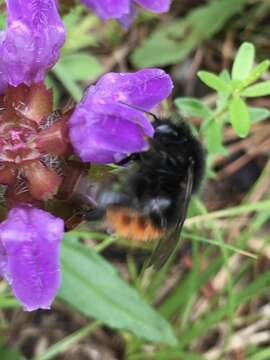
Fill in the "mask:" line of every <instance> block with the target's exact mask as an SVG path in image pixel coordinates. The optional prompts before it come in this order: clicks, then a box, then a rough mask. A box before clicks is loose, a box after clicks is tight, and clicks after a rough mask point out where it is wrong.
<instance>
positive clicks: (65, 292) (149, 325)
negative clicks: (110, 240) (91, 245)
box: [59, 233, 176, 345]
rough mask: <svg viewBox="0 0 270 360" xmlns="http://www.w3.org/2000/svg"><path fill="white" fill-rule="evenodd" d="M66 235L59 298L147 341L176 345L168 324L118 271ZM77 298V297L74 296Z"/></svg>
mask: <svg viewBox="0 0 270 360" xmlns="http://www.w3.org/2000/svg"><path fill="white" fill-rule="evenodd" d="M76 239H77V237H75V239H74V238H73V236H72V233H71V234H67V236H66V240H65V241H64V243H63V244H62V269H63V281H62V287H61V290H60V293H59V297H60V298H61V299H63V300H65V301H66V302H68V303H69V304H70V305H72V306H73V307H74V308H76V309H77V310H78V311H80V312H82V313H84V314H85V315H87V316H90V317H94V318H95V319H98V320H100V321H102V322H103V323H104V324H107V325H109V326H111V327H113V328H117V329H122V330H129V331H131V332H132V333H134V334H135V335H137V336H138V337H140V338H144V339H146V340H148V341H154V342H161V343H168V344H171V345H174V344H175V343H176V339H175V337H174V335H173V332H172V330H171V328H170V325H169V324H168V323H167V321H166V320H165V319H164V318H163V317H162V316H161V315H160V314H159V313H158V312H156V311H155V310H154V309H153V308H151V307H150V306H149V305H148V304H147V303H146V302H145V301H144V300H143V298H142V297H141V296H140V295H139V294H138V293H137V292H136V291H135V290H134V289H133V288H132V287H130V286H128V285H127V284H126V283H125V282H124V281H123V280H122V279H121V278H120V277H119V275H118V273H117V271H116V269H115V268H114V267H112V266H111V265H110V264H109V263H108V262H106V261H105V260H104V259H103V258H102V257H101V256H99V255H98V254H97V253H95V252H94V251H93V250H91V249H86V248H85V246H83V245H81V244H79V243H78V242H77V241H76ZM74 294H76V296H74Z"/></svg>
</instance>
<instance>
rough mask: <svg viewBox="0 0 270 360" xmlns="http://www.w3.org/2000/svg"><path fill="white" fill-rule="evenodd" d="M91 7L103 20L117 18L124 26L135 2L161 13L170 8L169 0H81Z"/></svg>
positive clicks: (131, 17)
mask: <svg viewBox="0 0 270 360" xmlns="http://www.w3.org/2000/svg"><path fill="white" fill-rule="evenodd" d="M82 2H83V3H84V4H85V5H86V6H89V7H90V8H91V9H93V10H94V11H95V12H96V13H97V15H98V16H99V17H101V18H102V19H103V20H107V19H112V18H114V19H118V20H119V21H120V22H121V23H122V24H124V25H125V26H129V25H130V22H131V21H132V20H133V19H134V17H135V16H134V14H135V4H137V5H141V6H142V7H144V8H145V9H147V10H149V11H152V12H155V13H162V12H167V11H168V10H169V8H170V2H171V1H170V0H82Z"/></svg>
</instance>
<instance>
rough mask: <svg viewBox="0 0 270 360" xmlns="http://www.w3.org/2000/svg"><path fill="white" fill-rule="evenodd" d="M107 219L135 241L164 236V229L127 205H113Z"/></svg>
mask: <svg viewBox="0 0 270 360" xmlns="http://www.w3.org/2000/svg"><path fill="white" fill-rule="evenodd" d="M106 216H107V220H108V222H109V225H110V226H111V227H112V229H113V230H114V231H115V232H116V233H117V234H119V235H121V236H123V237H125V238H127V239H130V240H133V241H135V242H141V241H151V240H156V239H159V238H161V237H162V236H164V233H165V232H164V230H162V229H160V228H158V227H156V226H155V225H154V224H153V223H152V221H151V220H150V219H149V218H148V217H145V216H141V215H140V214H139V213H138V212H136V211H134V210H132V209H130V208H127V207H111V208H109V209H107V211H106Z"/></svg>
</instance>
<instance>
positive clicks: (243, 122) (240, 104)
mask: <svg viewBox="0 0 270 360" xmlns="http://www.w3.org/2000/svg"><path fill="white" fill-rule="evenodd" d="M229 112H230V118H231V123H232V126H233V128H234V130H235V132H236V133H237V135H238V136H240V137H246V136H247V135H248V133H249V130H250V122H251V119H250V113H249V111H248V107H247V105H246V104H245V102H244V101H243V100H242V99H241V98H240V97H235V98H233V99H232V100H231V101H230V104H229Z"/></svg>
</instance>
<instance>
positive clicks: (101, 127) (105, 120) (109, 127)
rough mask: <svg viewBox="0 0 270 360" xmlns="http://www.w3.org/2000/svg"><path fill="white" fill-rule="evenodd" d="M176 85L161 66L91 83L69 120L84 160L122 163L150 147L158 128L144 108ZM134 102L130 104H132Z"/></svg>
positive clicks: (73, 138)
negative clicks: (154, 125) (92, 84)
mask: <svg viewBox="0 0 270 360" xmlns="http://www.w3.org/2000/svg"><path fill="white" fill-rule="evenodd" d="M172 88H173V84H172V81H171V78H170V77H169V75H167V74H166V73H165V72H164V71H163V70H160V69H144V70H140V71H138V72H136V73H108V74H106V75H104V76H103V77H102V78H101V79H100V80H99V81H98V82H97V84H96V85H95V86H90V88H89V89H88V90H87V92H86V94H85V96H84V99H83V100H82V101H81V103H79V104H78V105H77V107H76V109H75V111H74V113H73V115H72V116H71V118H70V120H69V136H70V140H71V143H72V145H73V147H74V150H75V152H76V154H77V155H79V156H80V158H81V159H82V160H83V161H93V162H96V163H101V164H105V163H111V162H118V161H120V160H122V159H123V158H125V157H126V156H128V155H129V154H131V153H135V152H140V151H144V150H147V149H148V142H147V137H152V136H153V133H154V129H153V127H152V125H151V124H150V122H149V120H148V119H147V117H146V116H145V114H144V113H143V111H139V110H136V109H134V108H132V107H131V106H132V105H134V106H139V107H140V108H142V109H144V110H149V109H151V108H153V107H154V106H156V105H157V104H158V103H159V102H161V101H162V100H163V99H165V98H166V97H167V96H169V95H170V93H171V91H172ZM128 105H130V106H128Z"/></svg>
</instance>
